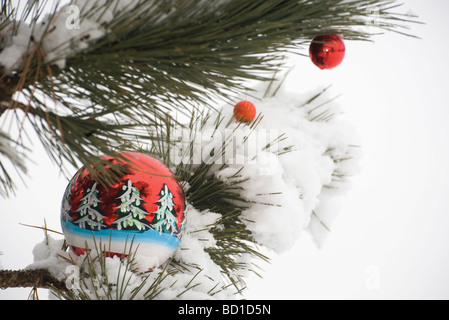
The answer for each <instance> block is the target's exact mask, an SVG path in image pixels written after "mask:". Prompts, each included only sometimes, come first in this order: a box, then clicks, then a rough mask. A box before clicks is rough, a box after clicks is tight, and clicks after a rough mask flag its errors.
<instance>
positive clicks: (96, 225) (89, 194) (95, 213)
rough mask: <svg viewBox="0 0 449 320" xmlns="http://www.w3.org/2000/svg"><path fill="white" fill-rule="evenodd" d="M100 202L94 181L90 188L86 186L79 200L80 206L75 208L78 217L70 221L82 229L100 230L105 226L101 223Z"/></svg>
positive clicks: (102, 217)
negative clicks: (83, 194)
mask: <svg viewBox="0 0 449 320" xmlns="http://www.w3.org/2000/svg"><path fill="white" fill-rule="evenodd" d="M100 203H101V201H100V200H99V199H98V190H97V183H96V182H95V183H94V184H93V185H92V186H91V187H90V188H87V190H86V195H85V196H84V197H83V198H82V199H81V201H80V207H79V208H78V210H77V212H78V214H79V218H77V219H75V220H73V221H72V222H73V223H74V224H77V225H78V226H79V227H80V228H83V229H89V230H95V229H97V230H101V229H102V228H104V227H105V226H106V225H104V224H103V219H104V218H105V216H103V215H102V214H101V213H100V212H99V205H100Z"/></svg>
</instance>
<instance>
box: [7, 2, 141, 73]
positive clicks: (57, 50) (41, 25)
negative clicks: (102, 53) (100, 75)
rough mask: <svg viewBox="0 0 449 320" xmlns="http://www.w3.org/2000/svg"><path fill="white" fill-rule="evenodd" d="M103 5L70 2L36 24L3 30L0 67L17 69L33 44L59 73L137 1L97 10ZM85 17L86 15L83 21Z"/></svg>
mask: <svg viewBox="0 0 449 320" xmlns="http://www.w3.org/2000/svg"><path fill="white" fill-rule="evenodd" d="M106 3H107V1H106V0H101V1H87V0H77V1H72V2H71V3H70V4H69V5H66V6H63V7H61V8H60V9H59V10H58V11H57V12H55V13H54V14H53V13H52V14H47V15H45V16H44V17H42V18H41V19H39V21H38V22H33V23H32V24H27V23H26V22H23V21H22V22H20V23H16V27H15V28H14V27H11V28H5V30H8V31H7V32H6V33H5V34H2V45H1V47H0V50H1V52H0V64H1V65H3V66H4V67H5V70H7V71H8V72H10V73H11V72H12V71H14V70H16V69H17V68H18V67H19V66H20V63H21V62H22V61H23V59H24V57H25V56H26V55H27V54H30V53H32V52H33V50H35V49H36V47H35V44H37V43H40V44H41V47H42V49H43V51H44V53H45V62H49V63H52V64H55V65H57V66H58V67H59V68H61V69H63V68H64V67H65V64H66V59H67V58H68V57H70V56H72V55H73V54H75V53H77V52H80V51H82V50H84V49H87V48H88V47H89V45H90V44H91V43H94V42H95V41H96V40H98V39H100V38H101V37H103V36H104V35H105V34H106V33H107V32H108V30H107V29H106V28H105V25H106V24H107V23H109V22H110V21H111V20H112V19H113V18H114V15H115V14H117V13H118V12H119V10H123V9H125V8H126V9H131V8H132V6H133V5H135V4H137V1H129V0H116V1H115V2H114V3H109V6H108V7H107V8H106V9H98V8H102V7H104V6H105V4H106ZM85 13H89V15H87V17H85V16H86V14H85ZM11 25H12V24H11Z"/></svg>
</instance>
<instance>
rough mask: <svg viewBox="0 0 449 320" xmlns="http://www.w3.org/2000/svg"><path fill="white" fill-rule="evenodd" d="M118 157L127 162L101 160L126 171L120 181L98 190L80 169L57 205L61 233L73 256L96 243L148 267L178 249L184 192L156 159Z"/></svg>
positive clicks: (131, 154) (131, 155)
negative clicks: (139, 259) (141, 258)
mask: <svg viewBox="0 0 449 320" xmlns="http://www.w3.org/2000/svg"><path fill="white" fill-rule="evenodd" d="M122 155H124V156H125V157H126V158H127V159H129V160H130V161H129V162H126V161H124V160H120V161H118V162H117V160H114V159H113V158H112V157H108V156H104V157H103V158H104V159H106V160H108V161H110V162H111V163H115V164H119V165H123V166H124V167H125V168H126V173H125V174H124V175H122V176H121V177H120V182H116V183H113V184H111V185H108V186H104V185H102V184H100V183H97V182H95V181H94V179H93V178H92V176H91V175H90V174H89V172H88V170H87V169H86V168H85V167H82V168H81V169H80V170H79V171H78V173H77V174H75V176H74V177H73V178H72V180H71V181H70V183H69V185H68V187H67V189H66V191H65V193H64V197H63V201H62V207H61V225H62V230H63V233H64V236H65V238H66V240H67V244H68V245H69V247H70V249H71V250H72V251H73V252H74V253H75V254H76V255H81V254H83V253H85V252H86V250H87V249H88V250H92V249H94V248H97V249H98V247H99V246H100V243H101V246H102V247H101V251H103V252H105V253H106V255H110V256H123V255H124V256H126V255H128V254H129V253H130V252H132V253H136V254H139V255H140V256H144V257H145V258H146V260H147V261H146V266H147V267H148V268H154V267H157V266H159V265H161V264H163V263H164V262H165V261H167V260H168V258H170V257H171V256H172V255H173V253H174V252H175V251H176V249H177V248H178V246H179V242H180V238H181V235H182V229H183V225H184V221H185V220H184V219H185V214H186V203H185V196H184V191H183V189H182V187H181V186H180V184H179V182H178V180H177V179H176V178H175V177H174V174H173V173H172V172H171V171H170V169H169V168H167V167H166V166H165V165H164V164H163V163H161V162H160V161H159V160H156V159H154V158H152V157H150V156H148V155H145V154H141V153H135V152H123V153H122ZM105 169H106V170H107V169H108V168H105ZM109 169H110V168H109ZM131 243H132V246H131ZM130 249H131V251H130Z"/></svg>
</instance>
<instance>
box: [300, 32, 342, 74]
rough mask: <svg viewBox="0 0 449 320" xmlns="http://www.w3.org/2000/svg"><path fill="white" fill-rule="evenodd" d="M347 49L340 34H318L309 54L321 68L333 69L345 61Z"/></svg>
mask: <svg viewBox="0 0 449 320" xmlns="http://www.w3.org/2000/svg"><path fill="white" fill-rule="evenodd" d="M345 50H346V49H345V44H344V42H343V38H342V37H341V36H340V35H338V34H334V35H326V36H317V37H315V38H314V39H313V41H312V43H311V44H310V49H309V55H310V58H311V59H312V61H313V63H314V64H315V65H317V66H318V67H319V68H320V69H332V68H335V67H336V66H338V65H339V64H340V63H341V62H342V61H343V58H344V57H345Z"/></svg>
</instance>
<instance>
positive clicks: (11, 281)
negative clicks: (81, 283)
mask: <svg viewBox="0 0 449 320" xmlns="http://www.w3.org/2000/svg"><path fill="white" fill-rule="evenodd" d="M26 287H29V288H44V289H50V288H52V287H53V288H56V289H58V290H61V291H67V290H68V289H67V287H66V285H65V283H64V282H62V281H59V280H57V279H55V278H54V277H53V276H52V275H51V274H50V272H48V270H45V269H36V270H0V289H7V288H26Z"/></svg>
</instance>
